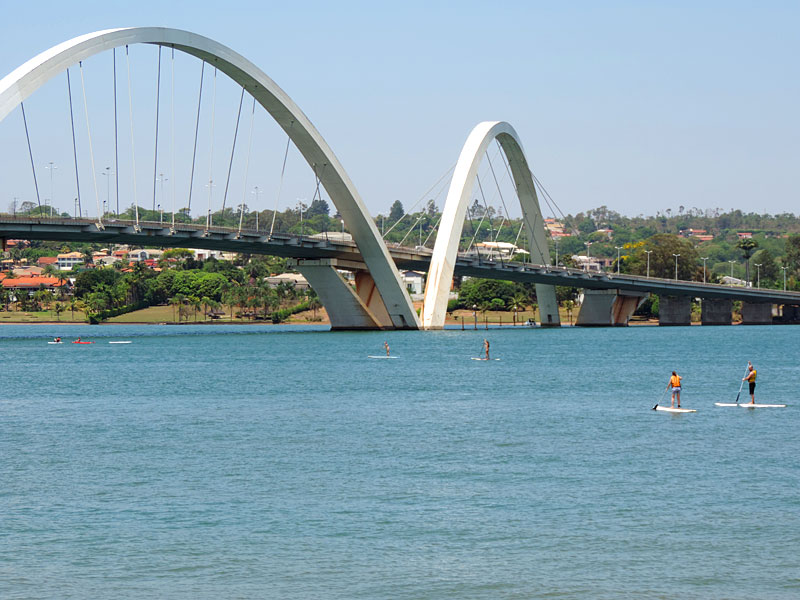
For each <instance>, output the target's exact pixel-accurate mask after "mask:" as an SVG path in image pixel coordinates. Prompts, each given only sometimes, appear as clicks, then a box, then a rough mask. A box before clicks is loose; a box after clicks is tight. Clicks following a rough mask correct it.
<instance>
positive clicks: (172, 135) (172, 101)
mask: <svg viewBox="0 0 800 600" xmlns="http://www.w3.org/2000/svg"><path fill="white" fill-rule="evenodd" d="M171 67H172V78H171V83H170V85H171V87H172V90H171V93H170V112H171V113H172V114H171V119H170V138H171V139H170V155H171V156H170V161H171V163H172V165H171V168H172V231H173V232H174V231H175V46H173V47H172V59H171Z"/></svg>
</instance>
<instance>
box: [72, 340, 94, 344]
mask: <svg viewBox="0 0 800 600" xmlns="http://www.w3.org/2000/svg"><path fill="white" fill-rule="evenodd" d="M72 343H73V344H94V342H79V341H78V340H75V341H74V342H72Z"/></svg>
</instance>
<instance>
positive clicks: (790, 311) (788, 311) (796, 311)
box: [779, 304, 800, 324]
mask: <svg viewBox="0 0 800 600" xmlns="http://www.w3.org/2000/svg"><path fill="white" fill-rule="evenodd" d="M779 322H780V323H792V324H796V323H800V306H795V305H792V304H784V305H783V306H782V307H781V318H780V321H779Z"/></svg>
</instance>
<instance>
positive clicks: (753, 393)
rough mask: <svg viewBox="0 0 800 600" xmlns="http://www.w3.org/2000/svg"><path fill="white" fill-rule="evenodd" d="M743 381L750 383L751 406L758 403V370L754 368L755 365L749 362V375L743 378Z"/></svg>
mask: <svg viewBox="0 0 800 600" xmlns="http://www.w3.org/2000/svg"><path fill="white" fill-rule="evenodd" d="M742 381H747V382H749V383H750V404H755V403H756V370H755V369H754V368H753V363H751V362H750V361H747V375H745V376H744V377H742Z"/></svg>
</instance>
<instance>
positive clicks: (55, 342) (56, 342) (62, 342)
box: [47, 342, 64, 344]
mask: <svg viewBox="0 0 800 600" xmlns="http://www.w3.org/2000/svg"><path fill="white" fill-rule="evenodd" d="M47 343H48V344H63V343H64V342H47Z"/></svg>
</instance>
